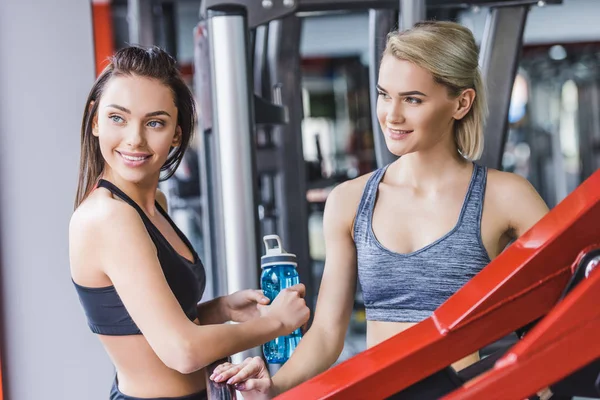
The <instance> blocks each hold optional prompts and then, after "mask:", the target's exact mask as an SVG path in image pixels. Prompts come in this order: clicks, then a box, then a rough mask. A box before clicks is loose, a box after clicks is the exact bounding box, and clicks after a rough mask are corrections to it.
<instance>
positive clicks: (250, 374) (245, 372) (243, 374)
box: [227, 362, 261, 385]
mask: <svg viewBox="0 0 600 400" xmlns="http://www.w3.org/2000/svg"><path fill="white" fill-rule="evenodd" d="M260 371H261V367H260V365H258V364H257V363H253V362H250V363H248V365H245V366H244V367H243V368H242V369H240V370H239V372H238V373H237V374H235V375H234V376H232V377H231V378H230V379H229V380H228V381H227V383H228V384H230V385H235V384H236V383H240V382H243V381H245V380H247V379H250V378H256V377H257V376H258V374H259V373H260Z"/></svg>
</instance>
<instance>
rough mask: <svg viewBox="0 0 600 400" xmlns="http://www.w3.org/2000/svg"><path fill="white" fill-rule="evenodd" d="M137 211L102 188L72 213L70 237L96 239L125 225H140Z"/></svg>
mask: <svg viewBox="0 0 600 400" xmlns="http://www.w3.org/2000/svg"><path fill="white" fill-rule="evenodd" d="M140 223H141V219H140V217H139V215H138V213H137V211H136V210H135V209H134V208H133V207H131V206H130V205H128V204H127V203H125V202H123V201H120V200H118V199H115V198H113V196H112V194H111V193H110V192H109V191H108V190H106V189H103V188H98V189H96V190H94V191H93V192H92V193H91V194H90V195H89V196H88V197H87V198H86V199H85V200H84V201H83V202H82V203H81V204H80V205H79V207H77V209H76V210H75V211H74V212H73V215H72V216H71V221H70V224H69V232H70V235H77V236H79V235H83V236H86V235H93V236H95V237H96V238H99V236H100V235H101V234H102V233H103V232H106V233H110V231H111V230H114V229H118V228H119V227H120V226H124V225H125V224H134V225H137V224H140Z"/></svg>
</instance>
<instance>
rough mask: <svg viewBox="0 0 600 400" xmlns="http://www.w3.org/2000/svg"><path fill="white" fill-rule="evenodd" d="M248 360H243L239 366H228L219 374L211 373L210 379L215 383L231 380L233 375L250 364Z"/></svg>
mask: <svg viewBox="0 0 600 400" xmlns="http://www.w3.org/2000/svg"><path fill="white" fill-rule="evenodd" d="M251 360H252V359H250V360H244V362H242V363H241V364H237V365H235V364H230V366H229V368H223V369H221V370H220V371H219V372H216V371H215V373H213V375H214V378H211V379H212V380H213V381H215V382H225V381H226V380H227V379H229V378H231V377H232V376H234V375H235V374H237V373H238V372H239V371H240V370H241V369H242V368H244V367H245V366H246V365H248V364H249V363H250V361H251ZM213 375H211V376H213Z"/></svg>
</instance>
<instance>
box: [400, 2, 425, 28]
mask: <svg viewBox="0 0 600 400" xmlns="http://www.w3.org/2000/svg"><path fill="white" fill-rule="evenodd" d="M426 18H427V7H426V5H425V0H400V18H399V20H400V30H406V29H409V28H412V27H413V26H415V24H416V23H417V22H420V21H425V19H426Z"/></svg>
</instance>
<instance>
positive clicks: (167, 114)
mask: <svg viewBox="0 0 600 400" xmlns="http://www.w3.org/2000/svg"><path fill="white" fill-rule="evenodd" d="M106 107H112V108H116V109H117V110H121V111H123V112H124V113H127V114H131V111H130V110H128V109H127V108H125V107H122V106H120V105H117V104H109V105H107V106H106ZM158 115H166V116H167V117H171V114H169V113H168V112H166V111H163V110H159V111H152V112H149V113H148V114H146V117H156V116H158Z"/></svg>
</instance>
